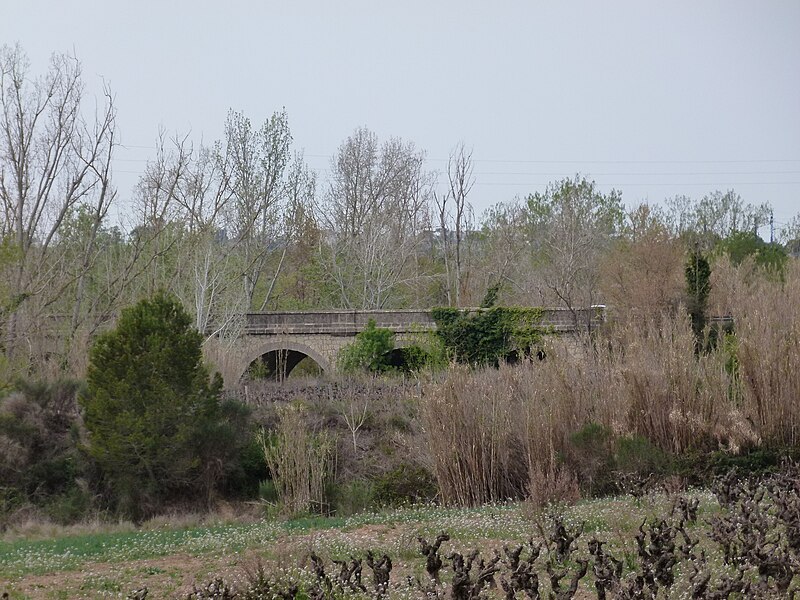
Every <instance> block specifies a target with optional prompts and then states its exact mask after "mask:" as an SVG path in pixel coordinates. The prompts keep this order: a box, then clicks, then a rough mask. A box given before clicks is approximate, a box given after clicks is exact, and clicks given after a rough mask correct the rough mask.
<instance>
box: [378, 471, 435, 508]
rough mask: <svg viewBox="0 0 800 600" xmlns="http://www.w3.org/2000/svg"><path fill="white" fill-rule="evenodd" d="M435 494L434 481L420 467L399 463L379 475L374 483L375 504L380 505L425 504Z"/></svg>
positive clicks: (428, 473)
mask: <svg viewBox="0 0 800 600" xmlns="http://www.w3.org/2000/svg"><path fill="white" fill-rule="evenodd" d="M436 494H437V488H436V480H435V479H434V477H433V475H432V474H431V473H430V472H429V471H428V470H427V469H425V468H424V467H422V466H421V465H412V464H407V463H401V464H399V465H398V466H396V467H395V468H394V469H392V470H391V471H387V472H386V473H383V474H382V475H379V476H378V477H377V478H376V479H375V482H374V498H375V502H377V503H378V504H381V505H395V504H402V503H404V502H426V501H428V500H433V498H435V497H436Z"/></svg>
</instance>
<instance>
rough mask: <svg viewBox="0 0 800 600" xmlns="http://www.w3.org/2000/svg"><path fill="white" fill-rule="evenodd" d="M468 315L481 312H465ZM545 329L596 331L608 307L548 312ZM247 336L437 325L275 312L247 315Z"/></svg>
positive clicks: (389, 313)
mask: <svg viewBox="0 0 800 600" xmlns="http://www.w3.org/2000/svg"><path fill="white" fill-rule="evenodd" d="M463 310H464V311H465V312H475V311H478V310H480V309H476V308H465V309H463ZM543 311H544V313H543V315H542V325H543V326H545V327H550V328H552V329H553V330H554V331H558V332H570V331H580V330H586V329H588V328H592V329H593V328H595V327H597V326H599V325H600V324H602V323H603V321H604V319H605V307H603V306H593V307H591V308H582V309H577V310H576V311H575V312H573V311H570V310H568V309H565V308H545V309H543ZM245 316H246V322H245V329H244V333H245V334H247V335H280V334H290V335H291V334H306V335H308V334H327V335H342V336H353V335H356V334H357V333H359V332H361V331H364V329H365V328H366V326H367V323H369V320H370V319H374V320H375V324H376V325H377V326H378V327H384V328H386V329H391V330H392V331H394V332H395V333H414V332H420V331H434V330H435V329H436V322H435V321H434V320H433V317H432V316H431V313H430V311H428V310H417V309H406V310H319V311H313V312H310V311H276V312H261V313H248V314H247V315H245Z"/></svg>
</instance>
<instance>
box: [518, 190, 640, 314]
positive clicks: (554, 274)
mask: <svg viewBox="0 0 800 600" xmlns="http://www.w3.org/2000/svg"><path fill="white" fill-rule="evenodd" d="M624 214H625V212H624V207H623V204H622V197H621V195H620V194H619V192H617V191H614V190H612V191H611V192H609V193H608V194H604V193H602V192H601V191H600V190H598V189H597V185H596V184H595V183H594V182H593V181H589V180H587V179H585V178H583V177H580V176H576V177H575V178H574V179H563V180H561V181H558V182H556V183H552V184H550V185H549V186H548V187H547V189H546V190H545V192H544V193H538V192H537V193H535V194H532V195H530V196H528V198H527V220H528V225H527V229H528V239H529V243H530V247H531V250H532V252H533V254H532V259H533V262H534V264H535V265H536V267H537V269H538V271H539V273H540V277H541V281H542V283H543V284H544V287H545V288H546V289H547V290H549V293H550V296H551V298H552V299H553V300H556V301H558V302H560V303H561V304H563V305H564V306H565V307H566V308H568V309H569V310H571V311H573V315H574V316H575V318H576V319H577V313H576V312H575V308H576V307H578V306H580V305H590V304H592V303H593V302H594V299H595V296H596V292H597V284H598V272H599V268H598V262H599V258H600V256H601V255H602V253H603V252H604V251H605V249H606V248H607V247H608V246H609V244H610V243H611V241H612V240H613V239H614V238H615V236H617V235H618V233H619V231H620V230H621V228H622V223H623V217H624Z"/></svg>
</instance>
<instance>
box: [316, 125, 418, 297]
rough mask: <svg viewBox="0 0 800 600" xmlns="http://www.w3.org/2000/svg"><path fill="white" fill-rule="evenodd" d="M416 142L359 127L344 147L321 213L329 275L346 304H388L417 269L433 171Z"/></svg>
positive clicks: (338, 158) (336, 160)
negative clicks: (381, 137)
mask: <svg viewBox="0 0 800 600" xmlns="http://www.w3.org/2000/svg"><path fill="white" fill-rule="evenodd" d="M423 164H424V156H423V154H422V152H420V151H418V150H417V149H416V148H415V147H414V145H413V144H410V143H404V142H402V141H401V140H399V139H390V140H389V141H387V142H385V143H383V144H382V145H380V146H379V144H378V139H377V136H376V135H375V134H374V133H372V132H370V131H368V130H366V129H358V130H356V132H355V133H354V134H353V135H352V136H350V137H349V138H348V139H347V140H345V142H344V143H343V144H342V145H341V146H340V148H339V151H338V153H337V155H336V157H335V158H334V159H333V161H332V165H331V172H332V175H331V179H332V181H331V185H330V189H329V190H328V195H327V202H326V205H325V206H324V207H323V210H322V211H320V212H321V215H320V217H321V220H322V222H323V224H324V225H325V227H326V228H327V230H328V233H329V236H330V237H329V240H328V242H329V244H328V245H327V246H326V247H325V251H326V252H328V253H329V256H328V264H329V265H330V269H329V277H330V279H331V281H332V282H333V284H334V285H335V286H336V288H337V290H338V292H339V297H340V303H341V305H343V306H345V307H347V308H382V307H384V306H386V305H387V303H388V302H389V301H390V299H391V298H392V295H393V294H395V293H397V292H398V291H399V289H400V288H402V287H403V286H404V285H410V284H411V283H412V282H413V280H414V279H415V278H416V277H417V276H418V274H417V272H416V271H415V269H414V268H413V267H414V264H415V262H414V259H415V257H416V254H417V252H418V251H419V249H420V246H421V242H422V235H421V234H422V232H423V231H424V230H426V229H427V228H428V227H429V224H428V221H429V215H428V206H429V198H430V194H431V178H430V175H429V174H428V173H426V172H425V171H424V169H423Z"/></svg>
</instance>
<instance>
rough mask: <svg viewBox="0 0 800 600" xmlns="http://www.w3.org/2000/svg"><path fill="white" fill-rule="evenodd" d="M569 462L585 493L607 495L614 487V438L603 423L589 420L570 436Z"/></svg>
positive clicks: (567, 454) (567, 458) (567, 457)
mask: <svg viewBox="0 0 800 600" xmlns="http://www.w3.org/2000/svg"><path fill="white" fill-rule="evenodd" d="M569 441H570V444H569V446H568V449H567V453H566V462H567V464H568V465H569V467H570V469H571V470H572V472H574V473H575V474H576V475H577V476H578V481H579V482H580V484H581V487H582V488H583V491H584V493H586V494H587V495H589V496H592V495H596V494H605V493H608V492H610V491H611V490H612V489H613V485H614V479H613V471H614V456H613V451H614V450H613V449H614V438H613V435H612V432H611V430H610V429H608V428H607V427H604V426H603V425H601V424H600V423H595V422H589V423H586V424H585V425H584V426H583V427H582V428H581V429H579V430H578V431H576V432H575V433H573V434H572V435H571V436H570V440H569Z"/></svg>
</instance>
